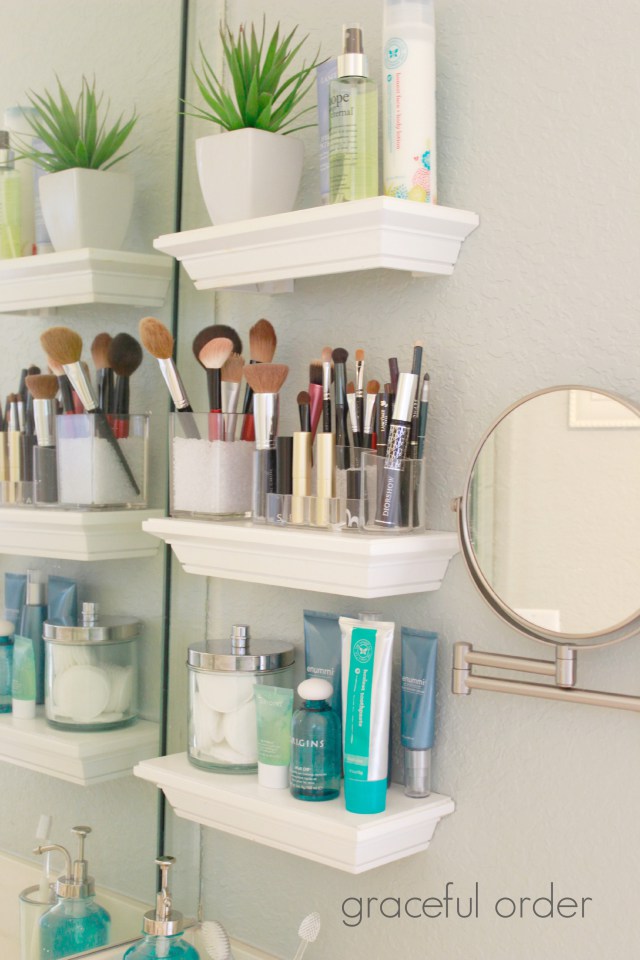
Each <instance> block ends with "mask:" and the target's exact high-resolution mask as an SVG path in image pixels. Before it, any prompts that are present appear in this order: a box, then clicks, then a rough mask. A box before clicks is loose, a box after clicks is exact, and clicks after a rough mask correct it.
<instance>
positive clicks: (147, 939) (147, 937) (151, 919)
mask: <svg viewBox="0 0 640 960" xmlns="http://www.w3.org/2000/svg"><path fill="white" fill-rule="evenodd" d="M175 862H176V861H175V857H169V856H164V857H158V859H157V860H156V863H157V864H158V866H159V867H160V873H161V881H160V884H161V889H160V892H159V893H158V896H157V898H156V909H155V910H149V911H148V913H145V915H144V921H143V924H142V932H143V933H144V939H143V940H141V941H140V942H139V943H135V944H134V945H133V946H132V947H129V949H128V950H127V952H126V953H125V955H124V957H123V960H158V958H167V960H200V954H199V953H198V951H197V950H196V949H195V947H192V946H191V944H190V943H187V941H186V940H185V939H184V938H183V937H182V936H181V934H182V933H183V931H184V923H183V920H182V914H181V913H178V912H177V910H174V909H173V907H172V900H171V894H170V893H169V886H168V880H167V876H168V873H169V867H171V866H172V865H173V864H174V863H175Z"/></svg>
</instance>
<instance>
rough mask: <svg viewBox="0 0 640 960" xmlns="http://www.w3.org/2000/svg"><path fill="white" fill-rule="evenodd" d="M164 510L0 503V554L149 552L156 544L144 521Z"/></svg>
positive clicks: (107, 556)
mask: <svg viewBox="0 0 640 960" xmlns="http://www.w3.org/2000/svg"><path fill="white" fill-rule="evenodd" d="M162 515H163V511H162V510H102V511H98V510H93V511H92V510H86V511H83V510H46V509H40V507H0V553H9V554H13V555H14V556H15V555H18V556H21V557H51V558H53V559H59V560H128V559H137V558H140V557H153V556H155V554H156V553H157V552H158V547H159V544H158V542H157V540H156V539H155V537H152V536H150V535H149V534H148V533H145V532H144V530H143V529H142V527H143V522H144V521H147V520H149V519H150V518H155V517H161V516H162Z"/></svg>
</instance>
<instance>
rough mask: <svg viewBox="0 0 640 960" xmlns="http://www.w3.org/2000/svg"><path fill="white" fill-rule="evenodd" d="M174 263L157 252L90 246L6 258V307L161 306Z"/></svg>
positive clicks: (2, 298)
mask: <svg viewBox="0 0 640 960" xmlns="http://www.w3.org/2000/svg"><path fill="white" fill-rule="evenodd" d="M171 269H172V268H171V263H170V262H168V261H167V260H166V259H165V258H164V257H160V256H157V255H156V254H149V253H132V252H129V251H126V250H95V249H93V248H90V247H84V248H82V249H80V250H64V251H62V252H60V253H44V254H41V255H39V256H36V257H16V258H15V259H9V260H0V313H20V312H22V311H24V310H32V311H33V310H35V311H38V310H43V311H44V310H47V309H49V308H52V307H62V306H70V305H72V304H83V303H119V304H124V305H133V306H139V307H159V306H162V304H163V303H164V300H165V297H166V295H167V290H168V288H169V282H170V280H171Z"/></svg>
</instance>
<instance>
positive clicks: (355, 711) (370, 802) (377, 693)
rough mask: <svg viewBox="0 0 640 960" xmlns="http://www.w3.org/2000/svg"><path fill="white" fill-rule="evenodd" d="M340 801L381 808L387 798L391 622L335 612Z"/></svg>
mask: <svg viewBox="0 0 640 960" xmlns="http://www.w3.org/2000/svg"><path fill="white" fill-rule="evenodd" d="M339 622H340V630H341V632H342V700H343V706H342V728H343V739H342V746H343V756H344V794H345V805H346V808H347V810H348V811H350V812H351V813H382V812H383V811H384V810H385V807H386V803H387V770H388V759H389V718H390V711H391V666H392V654H393V633H394V628H395V625H394V624H393V623H392V622H387V621H383V620H376V621H368V620H352V619H350V618H349V617H340V621H339Z"/></svg>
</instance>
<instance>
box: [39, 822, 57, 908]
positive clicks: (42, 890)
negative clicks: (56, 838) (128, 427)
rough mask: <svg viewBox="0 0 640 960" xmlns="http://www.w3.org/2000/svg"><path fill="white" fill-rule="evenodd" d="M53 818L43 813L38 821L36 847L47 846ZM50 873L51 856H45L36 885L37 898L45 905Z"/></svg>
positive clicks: (49, 888) (48, 895)
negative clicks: (38, 881)
mask: <svg viewBox="0 0 640 960" xmlns="http://www.w3.org/2000/svg"><path fill="white" fill-rule="evenodd" d="M52 822H53V818H52V816H51V814H49V813H43V814H42V815H41V816H40V819H39V820H38V828H37V830H36V840H37V841H38V846H44V845H45V844H48V842H49V837H50V836H51V824H52ZM50 873H51V854H50V853H47V854H45V857H44V860H43V862H42V874H41V876H40V883H39V885H38V896H39V897H40V900H41V902H42V903H46V902H47V901H48V900H51V883H50V880H49V874H50Z"/></svg>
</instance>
